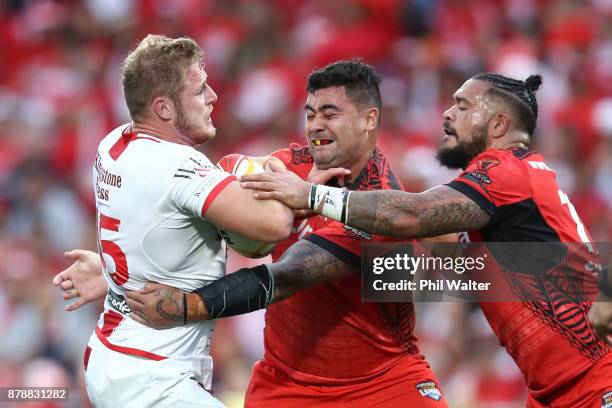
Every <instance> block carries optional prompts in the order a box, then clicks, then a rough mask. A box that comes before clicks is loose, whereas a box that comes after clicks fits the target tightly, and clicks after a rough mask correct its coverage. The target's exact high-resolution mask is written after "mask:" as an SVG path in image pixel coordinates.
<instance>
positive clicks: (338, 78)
mask: <svg viewBox="0 0 612 408" xmlns="http://www.w3.org/2000/svg"><path fill="white" fill-rule="evenodd" d="M332 86H344V88H345V89H346V95H347V96H348V97H349V98H350V99H351V100H352V101H353V102H355V104H357V105H358V106H360V107H366V106H376V107H377V108H378V109H379V110H380V109H382V98H381V97H380V77H379V76H378V74H377V73H376V71H375V70H374V68H373V67H372V66H371V65H368V64H365V63H363V62H362V61H361V60H360V59H353V60H350V61H336V62H333V63H331V64H328V65H326V66H325V67H323V68H321V69H318V70H316V71H313V72H311V73H310V75H309V76H308V85H307V86H306V89H307V91H308V92H309V93H312V92H314V91H317V90H319V89H324V88H329V87H332Z"/></svg>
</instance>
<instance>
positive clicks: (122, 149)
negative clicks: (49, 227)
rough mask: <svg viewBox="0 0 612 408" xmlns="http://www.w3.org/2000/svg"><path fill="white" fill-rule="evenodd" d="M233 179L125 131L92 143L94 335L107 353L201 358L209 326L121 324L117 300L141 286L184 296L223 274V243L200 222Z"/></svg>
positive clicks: (174, 147) (198, 157)
mask: <svg viewBox="0 0 612 408" xmlns="http://www.w3.org/2000/svg"><path fill="white" fill-rule="evenodd" d="M234 179H235V177H234V176H232V175H230V174H229V173H225V172H223V171H221V170H219V169H218V168H217V167H216V166H214V165H213V164H212V163H211V162H210V160H208V158H206V156H204V155H203V154H202V153H200V152H198V151H197V150H195V149H194V148H192V147H189V146H186V145H181V144H177V143H171V142H167V141H164V140H162V139H159V138H156V137H154V136H151V135H148V134H136V133H133V132H131V126H130V125H123V126H120V127H118V128H117V129H115V130H113V131H112V132H111V133H109V134H108V135H107V136H106V137H105V138H104V139H103V140H102V142H100V145H99V147H98V153H97V157H96V162H95V165H94V169H93V181H94V188H95V192H96V207H97V210H98V245H99V252H100V254H102V260H103V264H104V268H103V269H104V275H105V277H106V279H107V281H108V284H109V294H108V296H107V298H106V301H105V304H104V309H105V310H104V313H103V314H102V316H101V317H100V320H99V321H98V325H97V328H96V335H97V336H98V338H99V339H100V341H102V343H104V344H105V345H106V346H107V347H108V348H111V349H113V350H116V351H118V352H122V353H127V354H135V355H139V356H141V357H147V358H151V359H155V360H161V359H164V358H167V357H173V358H185V359H186V360H191V359H194V358H195V359H197V357H202V356H206V355H208V351H209V347H210V342H211V339H212V333H213V330H214V326H215V322H214V321H209V322H200V323H197V324H188V325H186V326H181V327H177V328H173V329H167V330H155V329H151V328H149V327H146V326H143V325H141V324H139V323H137V322H135V321H134V320H132V319H130V318H129V317H128V316H129V307H128V306H127V305H126V304H125V301H124V299H123V296H122V295H123V294H124V292H125V290H126V289H130V290H138V289H141V288H142V287H143V286H144V284H145V283H146V282H147V281H152V282H159V283H163V284H166V285H170V286H174V287H177V288H179V289H181V290H184V291H188V292H190V291H193V290H194V289H196V288H199V287H202V286H204V285H206V284H207V283H209V282H211V281H214V280H216V279H219V278H220V277H222V276H223V275H225V263H226V245H225V242H224V241H223V240H222V238H221V237H220V235H219V233H218V231H217V228H216V227H215V226H214V225H212V224H211V223H209V222H207V221H206V220H205V219H204V217H205V215H206V209H207V208H208V207H209V206H210V204H211V202H212V201H213V200H214V199H215V197H216V196H217V195H218V194H219V192H220V191H221V190H223V188H224V187H225V186H227V184H229V183H230V182H231V181H232V180H234ZM204 360H206V361H203V362H202V363H199V364H204V365H212V362H211V361H210V358H205V359H204ZM202 368H204V367H202ZM198 371H200V370H198ZM204 371H207V370H206V369H204Z"/></svg>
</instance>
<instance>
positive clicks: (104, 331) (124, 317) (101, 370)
mask: <svg viewBox="0 0 612 408" xmlns="http://www.w3.org/2000/svg"><path fill="white" fill-rule="evenodd" d="M122 84H123V92H124V97H125V101H126V104H127V108H128V110H129V113H130V118H131V119H132V123H130V124H126V125H122V126H120V127H118V128H117V129H115V130H113V131H112V132H110V133H109V134H108V135H107V136H106V137H105V138H104V139H103V140H102V141H101V142H100V145H99V147H98V152H97V157H96V161H95V165H94V170H93V176H94V177H93V181H94V185H95V191H96V207H97V213H98V221H97V222H98V245H99V248H98V249H99V252H100V254H101V260H102V264H103V266H104V268H103V270H104V276H105V279H106V280H107V282H108V294H107V297H106V301H105V304H104V312H103V314H102V315H101V317H100V319H99V321H98V324H97V326H96V329H95V333H93V334H92V336H91V338H90V341H89V345H88V347H87V349H86V352H85V377H86V384H87V392H88V394H89V397H90V400H91V402H92V404H93V405H94V406H95V407H96V408H100V407H113V408H115V407H122V408H128V407H137V408H144V407H179V408H180V407H218V406H222V404H221V402H219V401H218V400H217V399H215V398H214V397H213V396H212V395H211V394H210V393H209V392H207V391H206V390H209V389H210V388H211V378H212V367H213V363H212V360H211V357H210V356H209V355H208V352H209V347H210V343H211V340H212V334H213V331H214V325H215V323H214V322H198V323H196V324H187V325H185V326H179V327H176V328H173V329H169V330H164V331H158V330H154V329H151V328H149V327H147V326H143V325H141V324H139V323H137V322H136V321H134V320H133V319H131V318H130V312H131V311H130V308H129V307H128V306H127V304H126V303H125V299H124V297H123V295H124V293H125V291H126V290H138V289H141V288H142V287H143V286H144V284H145V282H147V281H155V282H160V283H165V284H167V285H171V286H175V287H177V288H180V289H182V290H184V291H192V290H193V289H196V288H199V287H201V286H203V285H206V284H207V283H209V282H211V281H214V280H216V279H218V278H220V277H221V276H223V275H224V274H225V263H226V246H225V243H224V241H223V240H222V238H221V237H220V236H219V233H218V229H217V227H219V228H221V229H224V230H228V231H233V232H236V233H239V234H242V235H244V236H246V237H249V238H252V239H256V240H260V241H265V242H276V241H280V240H282V239H285V238H287V236H288V235H289V233H290V230H291V226H292V221H293V214H292V212H291V211H290V210H289V209H288V208H287V207H285V206H284V205H282V204H281V203H279V202H277V201H266V202H260V201H257V200H254V199H253V198H252V195H251V192H249V191H247V190H244V189H242V188H240V186H239V185H238V183H237V182H236V181H235V177H234V176H232V175H230V174H228V173H225V172H223V171H221V170H219V169H217V168H216V167H215V166H214V165H213V164H212V163H211V162H210V161H209V160H208V158H206V156H204V155H203V154H202V153H200V152H199V151H197V150H196V149H194V146H197V145H199V144H202V143H204V142H206V141H208V140H210V139H212V138H213V137H214V136H215V128H214V126H213V124H212V121H211V116H210V115H211V112H212V110H213V104H214V103H215V102H216V101H217V95H216V94H215V93H214V92H213V90H212V89H211V87H210V86H209V85H208V83H207V74H206V72H205V70H204V67H203V65H202V51H201V49H200V47H199V46H198V45H197V44H196V43H195V42H194V41H193V40H191V39H189V38H178V39H170V38H167V37H163V36H157V35H149V36H147V37H146V38H145V39H144V40H142V42H141V43H140V44H139V45H138V46H137V48H136V49H135V50H134V51H132V52H131V53H130V54H129V55H128V56H127V58H126V59H125V61H124V65H123V78H122ZM183 301H184V302H186V301H187V300H186V299H183ZM174 306H176V309H174ZM179 306H180V307H179ZM183 306H184V305H178V304H172V305H171V307H170V308H169V309H167V310H162V313H167V314H168V316H176V311H177V310H179V309H180V310H183ZM184 310H187V308H184ZM175 318H176V317H175ZM179 318H181V319H183V320H184V321H185V322H188V321H189V316H180V317H179Z"/></svg>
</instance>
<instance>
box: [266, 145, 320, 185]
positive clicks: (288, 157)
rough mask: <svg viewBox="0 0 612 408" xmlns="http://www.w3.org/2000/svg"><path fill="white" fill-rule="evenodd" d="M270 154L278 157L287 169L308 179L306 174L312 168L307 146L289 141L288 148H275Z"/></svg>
mask: <svg viewBox="0 0 612 408" xmlns="http://www.w3.org/2000/svg"><path fill="white" fill-rule="evenodd" d="M270 156H274V157H276V158H277V159H280V160H281V161H282V162H283V163H284V164H285V166H286V167H287V169H288V170H290V171H292V172H294V173H295V174H297V175H298V176H300V177H301V178H302V179H303V180H307V179H308V174H309V173H310V170H311V169H312V156H310V153H309V151H308V146H300V145H299V144H297V143H291V145H289V148H287V149H280V150H277V151H275V152H273V153H272V154H270Z"/></svg>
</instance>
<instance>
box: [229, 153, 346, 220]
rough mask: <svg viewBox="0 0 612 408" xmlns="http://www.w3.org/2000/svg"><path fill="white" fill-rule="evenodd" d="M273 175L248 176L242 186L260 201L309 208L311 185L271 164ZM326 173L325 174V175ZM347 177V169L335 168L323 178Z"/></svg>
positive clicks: (243, 179) (297, 208) (241, 180)
mask: <svg viewBox="0 0 612 408" xmlns="http://www.w3.org/2000/svg"><path fill="white" fill-rule="evenodd" d="M270 168H271V169H272V171H273V172H272V173H258V174H248V175H244V176H242V177H241V178H240V186H242V187H243V188H248V189H252V190H259V191H256V192H254V193H253V197H254V198H256V199H258V200H268V199H274V200H278V201H281V202H282V203H284V204H285V205H286V206H288V207H291V208H293V209H295V210H302V209H306V208H308V200H309V198H310V186H311V183H309V182H307V181H304V180H302V179H301V178H300V177H299V176H298V175H297V174H295V173H293V172H291V171H287V170H286V169H283V168H281V167H280V166H278V167H277V166H276V165H275V163H270ZM323 172H324V173H323ZM339 175H346V169H342V168H333V169H328V170H324V171H322V173H321V177H327V179H329V178H331V177H335V176H339Z"/></svg>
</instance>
